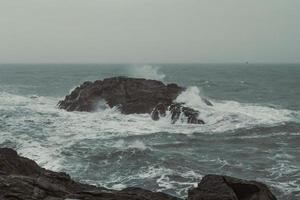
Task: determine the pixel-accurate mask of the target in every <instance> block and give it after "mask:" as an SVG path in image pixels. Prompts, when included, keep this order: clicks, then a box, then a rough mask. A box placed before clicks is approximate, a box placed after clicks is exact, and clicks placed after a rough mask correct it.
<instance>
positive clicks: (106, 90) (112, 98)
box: [58, 77, 212, 124]
mask: <svg viewBox="0 0 300 200" xmlns="http://www.w3.org/2000/svg"><path fill="white" fill-rule="evenodd" d="M184 90H185V88H184V87H180V86H178V85H177V84H175V83H171V84H167V85H166V84H164V83H163V82H161V81H157V80H147V79H142V78H128V77H113V78H107V79H104V80H97V81H95V82H84V83H83V84H82V85H80V86H79V87H77V88H75V89H74V90H73V91H72V92H71V93H70V94H69V95H67V96H66V97H65V99H64V100H62V101H60V102H59V103H58V107H59V108H61V109H65V110H67V111H87V112H92V111H95V110H96V109H97V105H98V103H99V102H100V101H105V102H106V103H107V105H108V106H109V107H118V109H119V110H120V111H121V112H122V113H123V114H144V113H149V114H151V115H152V119H154V120H158V119H159V118H161V117H164V116H166V111H169V112H170V113H171V120H172V123H175V122H176V121H177V120H178V119H179V116H181V115H183V116H184V117H185V118H187V123H193V124H204V120H202V119H199V112H200V111H198V110H194V109H192V108H189V107H187V106H185V105H184V104H183V103H181V102H174V100H175V99H176V97H177V96H178V95H179V94H180V93H181V92H183V91H184ZM203 102H204V103H206V104H207V105H210V106H212V104H211V102H209V101H208V100H207V99H203Z"/></svg>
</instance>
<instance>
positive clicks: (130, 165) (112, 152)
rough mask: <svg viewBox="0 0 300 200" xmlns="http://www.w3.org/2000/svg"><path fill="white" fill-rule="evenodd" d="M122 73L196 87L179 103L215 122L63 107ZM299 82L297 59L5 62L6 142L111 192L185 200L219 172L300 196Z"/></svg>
mask: <svg viewBox="0 0 300 200" xmlns="http://www.w3.org/2000/svg"><path fill="white" fill-rule="evenodd" d="M116 75H129V76H133V77H146V78H151V79H158V80H162V81H164V82H166V83H169V82H176V83H178V84H180V85H183V86H186V87H187V88H188V89H187V91H186V92H184V93H183V94H181V95H180V96H179V97H178V100H179V101H184V102H185V103H186V104H188V105H189V106H191V107H194V108H196V109H199V110H200V111H201V118H202V119H203V120H204V121H205V122H206V124H205V125H190V124H185V123H180V122H179V123H177V124H175V125H173V124H170V121H169V120H168V119H164V120H161V121H157V122H156V121H152V120H151V119H150V117H149V115H126V116H125V115H122V114H120V113H119V112H118V111H117V110H116V109H109V108H107V109H105V108H103V107H102V108H99V110H98V111H97V112H94V113H80V112H66V111H64V110H59V109H57V108H56V104H57V102H58V101H59V100H60V99H62V98H63V97H64V96H65V95H66V94H67V93H68V92H69V91H70V90H71V89H72V88H74V87H75V86H77V85H79V84H81V83H82V82H83V81H86V80H96V79H103V78H105V77H111V76H116ZM299 87H300V65H296V64H293V65H292V64H290V65H287V64H276V65H271V64H269V65H260V64H248V65H246V64H239V65H238V64H199V65H196V64H195V65H184V64H176V65H175V64H174V65H153V66H139V65H136V66H131V65H0V146H1V147H12V148H15V149H16V150H18V151H19V152H20V153H21V154H22V155H23V156H27V157H30V158H32V159H34V160H36V161H37V162H38V163H39V164H40V165H42V166H43V167H46V168H49V169H52V170H60V171H66V172H68V173H69V174H71V176H72V177H73V178H75V179H76V180H80V181H82V182H88V183H92V184H96V185H101V186H105V187H109V188H115V189H120V188H123V187H126V186H140V187H144V188H147V189H151V190H156V191H163V192H167V193H170V194H173V195H176V196H179V197H184V196H186V194H187V189H188V188H190V187H192V186H193V185H195V184H196V183H197V182H199V181H200V179H201V177H203V176H204V175H206V174H209V173H216V174H226V175H232V176H235V177H240V178H246V179H253V180H258V181H263V182H265V183H267V184H268V185H270V186H271V187H272V191H273V192H274V193H275V194H276V196H277V197H279V199H282V200H284V199H286V198H291V197H293V198H294V199H297V198H298V199H299V198H300V156H299V154H300V88H299ZM200 96H205V97H207V98H208V99H210V101H212V102H213V104H214V106H213V107H209V106H206V105H204V104H202V103H201V98H200Z"/></svg>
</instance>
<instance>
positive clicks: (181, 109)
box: [151, 103, 205, 124]
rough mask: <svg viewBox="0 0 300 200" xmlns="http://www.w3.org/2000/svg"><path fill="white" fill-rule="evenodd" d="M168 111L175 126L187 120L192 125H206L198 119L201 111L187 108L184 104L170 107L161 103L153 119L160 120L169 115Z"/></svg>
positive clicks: (155, 109)
mask: <svg viewBox="0 0 300 200" xmlns="http://www.w3.org/2000/svg"><path fill="white" fill-rule="evenodd" d="M167 111H169V112H170V115H171V122H172V123H173V124H174V123H176V122H177V121H178V120H185V121H186V122H187V123H190V124H205V122H204V121H203V120H201V119H198V117H199V111H197V110H194V109H192V108H189V107H186V106H184V104H183V103H172V104H171V105H170V106H166V105H164V104H161V103H160V104H158V105H157V106H156V107H155V108H154V109H153V111H152V113H151V118H152V119H153V120H155V121H156V120H159V119H160V118H161V117H165V116H166V115H167Z"/></svg>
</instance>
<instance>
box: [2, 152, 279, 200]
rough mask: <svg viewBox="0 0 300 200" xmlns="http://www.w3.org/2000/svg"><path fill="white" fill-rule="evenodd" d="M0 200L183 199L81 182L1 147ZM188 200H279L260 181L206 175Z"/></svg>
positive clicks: (139, 190) (192, 189) (131, 188)
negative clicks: (112, 188)
mask: <svg viewBox="0 0 300 200" xmlns="http://www.w3.org/2000/svg"><path fill="white" fill-rule="evenodd" d="M99 170H101V169H99ZM0 199H1V200H39V199H41V200H71V199H72V200H75V199H80V200H180V198H177V197H174V196H171V195H168V194H165V193H162V192H152V191H149V190H146V189H142V188H138V187H128V188H125V189H123V190H111V189H107V188H104V187H96V186H92V185H88V184H83V183H79V182H76V181H74V180H72V178H71V177H70V176H69V175H68V174H66V173H64V172H53V171H50V170H47V169H44V168H41V167H40V166H38V165H37V164H36V163H35V162H34V161H33V160H30V159H28V158H25V157H21V156H19V155H18V154H17V152H16V151H15V150H13V149H10V148H0ZM187 200H276V197H275V196H274V195H273V194H272V193H271V191H270V190H269V189H268V187H267V186H266V185H265V184H263V183H260V182H256V181H246V180H241V179H237V178H233V177H228V176H221V175H207V176H205V177H203V179H202V180H201V182H200V183H199V184H198V186H197V187H196V188H191V189H190V190H189V192H188V196H187Z"/></svg>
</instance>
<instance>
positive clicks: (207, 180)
mask: <svg viewBox="0 0 300 200" xmlns="http://www.w3.org/2000/svg"><path fill="white" fill-rule="evenodd" d="M188 200H276V197H275V196H274V195H273V194H272V193H271V191H270V190H269V189H268V187H267V186H266V185H265V184H263V183H260V182H256V181H246V180H241V179H237V178H233V177H229V176H219V175H207V176H205V177H204V178H203V179H202V180H201V182H200V183H199V184H198V187H197V188H194V189H192V190H190V191H189V194H188Z"/></svg>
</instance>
